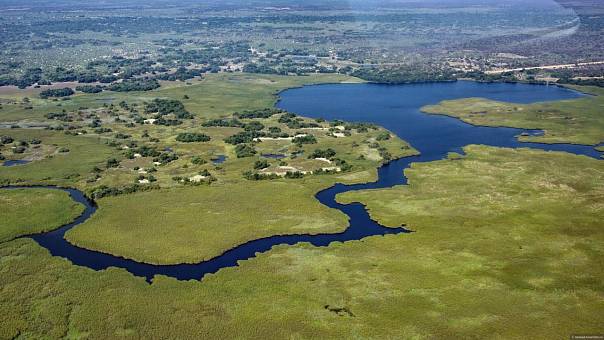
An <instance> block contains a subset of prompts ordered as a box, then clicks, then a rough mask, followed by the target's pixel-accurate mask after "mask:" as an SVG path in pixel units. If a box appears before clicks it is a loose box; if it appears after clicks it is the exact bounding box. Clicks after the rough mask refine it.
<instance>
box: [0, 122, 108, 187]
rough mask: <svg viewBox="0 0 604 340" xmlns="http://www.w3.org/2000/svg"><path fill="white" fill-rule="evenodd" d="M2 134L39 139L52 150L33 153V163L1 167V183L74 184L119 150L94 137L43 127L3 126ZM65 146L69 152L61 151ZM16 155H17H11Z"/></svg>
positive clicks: (20, 138) (0, 131)
mask: <svg viewBox="0 0 604 340" xmlns="http://www.w3.org/2000/svg"><path fill="white" fill-rule="evenodd" d="M0 135H10V136H11V137H12V138H14V139H15V140H32V139H39V140H40V141H41V142H42V144H43V145H45V146H47V147H49V149H48V150H46V151H48V152H42V153H41V154H40V155H33V156H32V157H33V158H34V159H33V161H32V162H31V163H28V164H25V165H20V166H18V167H2V166H0V182H5V183H12V184H54V185H66V186H69V185H73V186H76V185H75V183H77V182H79V181H83V178H84V177H85V176H86V175H87V174H89V173H90V172H91V169H92V168H93V167H95V166H97V165H99V164H102V163H104V162H105V161H106V159H107V158H108V157H110V156H111V155H112V154H114V153H115V150H112V148H110V147H108V146H107V145H106V144H104V143H103V142H102V141H101V140H100V139H98V138H96V137H93V136H77V137H75V136H67V135H65V134H63V133H62V132H57V131H50V130H40V129H0ZM61 148H63V149H64V150H65V151H67V152H58V150H59V149H61ZM7 156H8V157H10V158H14V155H7Z"/></svg>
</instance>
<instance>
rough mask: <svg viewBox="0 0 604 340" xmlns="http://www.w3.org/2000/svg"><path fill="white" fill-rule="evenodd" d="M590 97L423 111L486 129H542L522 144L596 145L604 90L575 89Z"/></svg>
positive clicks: (466, 103) (446, 104) (464, 102)
mask: <svg viewBox="0 0 604 340" xmlns="http://www.w3.org/2000/svg"><path fill="white" fill-rule="evenodd" d="M573 88H574V89H576V90H579V91H583V92H585V93H588V94H590V96H587V97H584V98H580V99H573V100H562V101H554V102H542V103H534V104H513V103H505V102H498V101H493V100H487V99H482V98H466V99H458V100H448V101H443V102H441V103H439V104H437V105H429V106H425V107H423V108H422V111H423V112H426V113H431V114H443V115H448V116H452V117H456V118H459V119H461V120H463V121H465V122H468V123H471V124H475V125H485V126H507V127H515V128H524V129H542V130H544V131H545V134H544V135H543V136H520V140H522V141H531V142H538V143H576V144H587V145H596V144H599V143H600V142H602V141H604V120H603V119H602V112H603V111H604V89H602V88H597V87H580V86H574V87H573Z"/></svg>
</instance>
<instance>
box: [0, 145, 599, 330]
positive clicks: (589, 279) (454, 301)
mask: <svg viewBox="0 0 604 340" xmlns="http://www.w3.org/2000/svg"><path fill="white" fill-rule="evenodd" d="M466 152H467V155H466V156H464V157H463V158H461V159H459V158H457V159H455V160H453V159H451V160H443V161H438V162H432V163H427V164H418V165H415V166H413V167H412V168H411V169H410V170H408V171H407V176H409V178H410V185H409V186H408V187H407V186H405V187H395V188H392V189H385V190H379V191H367V192H359V193H351V194H346V195H344V196H342V197H340V200H341V201H347V202H348V201H364V202H365V203H367V204H368V206H369V209H370V212H371V214H372V216H373V217H374V218H376V219H378V220H380V221H382V222H383V223H386V224H387V225H391V226H395V225H400V224H401V223H405V224H406V225H407V226H408V227H409V228H411V229H414V230H416V233H413V234H411V235H393V236H386V237H371V238H368V239H365V240H363V241H361V242H358V241H354V242H347V243H344V244H332V245H331V246H329V247H323V248H316V247H312V246H308V245H303V244H302V245H298V246H293V247H291V246H281V247H277V248H275V249H273V250H272V251H270V252H268V253H265V254H260V255H259V256H258V257H257V258H254V259H251V260H248V261H242V262H241V263H240V266H239V267H237V268H228V269H224V270H221V271H220V272H218V273H217V274H215V275H210V276H208V277H206V278H205V279H204V280H203V281H202V282H201V283H199V282H195V281H190V282H180V281H176V280H174V279H170V278H165V277H156V278H155V280H154V281H153V283H152V284H151V285H148V284H147V283H145V281H144V280H143V279H142V278H135V277H133V276H131V275H130V274H128V273H126V272H124V271H122V270H117V269H109V270H106V271H101V272H94V271H92V270H89V269H85V268H81V267H77V266H72V265H71V264H69V263H68V262H67V261H65V260H63V259H60V258H53V257H50V256H49V255H48V253H47V252H46V251H44V250H42V249H40V248H39V247H37V246H36V245H35V243H33V241H30V240H18V241H13V242H9V243H3V244H0V253H1V254H2V258H3V261H1V262H0V270H2V272H3V275H2V276H1V277H0V283H1V284H2V286H3V296H5V297H11V298H3V303H2V304H0V306H1V307H0V308H2V313H0V318H2V319H1V320H2V324H3V325H4V326H3V327H2V332H3V333H2V336H3V337H9V338H10V337H14V336H16V335H18V334H19V335H21V336H25V337H36V336H39V335H41V334H45V335H51V336H52V337H63V336H73V337H89V338H107V337H116V336H126V337H164V336H165V337H202V336H205V337H246V338H267V337H287V336H291V335H292V334H295V336H297V337H301V338H312V337H319V336H320V337H323V338H342V337H347V338H348V337H375V338H388V337H390V338H418V339H429V338H449V337H453V338H467V337H478V338H481V337H493V336H495V337H500V338H525V337H538V338H555V337H557V336H558V335H559V334H570V333H572V332H574V331H576V330H578V329H579V330H581V331H583V332H597V330H598V329H599V327H600V320H601V318H600V317H599V313H600V311H601V310H602V308H603V307H604V306H603V303H602V299H601V291H602V288H603V287H602V284H601V280H600V279H599V278H600V277H602V274H603V273H602V266H601V264H600V261H599V259H600V258H601V256H602V247H601V244H602V238H603V237H604V236H603V235H602V230H601V228H600V227H601V223H600V218H599V217H600V216H601V213H602V207H603V202H602V192H603V190H604V187H603V186H602V183H604V180H603V177H604V168H603V166H602V164H601V161H597V160H593V159H589V158H586V157H579V156H573V155H568V154H564V153H548V152H540V151H532V150H526V149H521V150H512V149H499V148H492V147H482V146H472V147H468V148H466ZM519 169H523V170H519ZM462 188H463V190H462ZM397 202H399V203H398V204H397ZM400 202H404V204H402V203H400ZM468 202H471V203H470V204H468ZM537 205H538V206H539V208H540V209H539V210H535V209H531V208H535V207H536V206H537ZM31 272H36V273H37V274H36V276H34V277H32V276H31V275H30V274H29V273H31ZM40 287H43V289H39V288H40ZM309 291H312V294H309V293H308V292H309ZM23 292H28V293H27V294H24V293H23ZM66 292H67V293H66ZM242 292H245V294H242ZM149 305H153V306H154V307H153V308H148V306H149ZM106 315H111V317H110V318H107V317H106ZM50 321H51V322H50ZM159 324H162V325H171V326H170V327H153V326H148V325H159ZM143 325H145V326H143ZM502 325H505V327H503V326H502ZM544 325H547V327H544Z"/></svg>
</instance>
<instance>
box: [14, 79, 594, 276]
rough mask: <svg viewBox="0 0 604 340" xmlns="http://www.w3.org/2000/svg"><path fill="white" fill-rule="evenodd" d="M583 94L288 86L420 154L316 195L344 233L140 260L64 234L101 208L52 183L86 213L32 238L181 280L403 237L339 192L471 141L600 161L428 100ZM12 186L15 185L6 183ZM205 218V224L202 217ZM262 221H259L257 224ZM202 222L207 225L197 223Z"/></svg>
mask: <svg viewBox="0 0 604 340" xmlns="http://www.w3.org/2000/svg"><path fill="white" fill-rule="evenodd" d="M580 96H581V94H580V93H577V92H574V91H570V90H566V89H563V88H559V87H555V86H549V87H547V86H537V85H522V84H480V83H474V82H456V83H435V84H420V85H397V86H387V85H375V84H338V85H317V86H306V87H302V88H297V89H292V90H287V91H285V92H283V93H281V101H280V102H279V103H278V104H277V106H278V107H280V108H283V109H286V110H288V111H291V112H295V113H298V114H301V115H304V116H308V117H321V118H326V119H329V120H333V119H341V120H348V121H364V122H373V123H376V124H379V125H382V126H384V127H386V128H387V129H389V130H391V131H392V132H394V133H396V134H397V135H398V136H399V137H401V138H402V139H404V140H406V141H408V142H410V143H411V145H413V147H415V148H416V149H418V150H419V151H420V152H421V155H419V156H413V157H407V158H403V159H398V160H395V161H392V162H391V163H389V164H387V165H385V166H382V167H381V168H380V169H379V171H378V175H379V176H378V177H379V179H378V181H377V182H374V183H367V184H358V185H342V184H336V185H335V186H333V187H331V188H329V189H326V190H324V191H321V192H319V193H318V194H317V195H316V197H317V199H318V200H319V201H320V202H321V203H323V204H325V205H326V206H328V207H331V208H334V209H338V210H340V211H342V212H343V213H344V214H346V215H348V216H349V218H350V224H349V227H348V228H347V229H346V231H344V232H342V233H339V234H322V235H287V236H274V237H268V238H263V239H257V240H252V241H250V242H247V243H245V244H242V245H240V246H237V247H235V248H233V249H231V250H228V251H226V252H225V253H224V254H222V255H220V256H218V257H216V258H213V259H211V260H209V261H205V262H201V263H198V264H182V265H170V266H158V265H151V264H146V263H139V262H136V261H132V260H127V259H124V258H120V257H117V256H113V255H109V254H103V253H99V252H96V251H91V250H86V249H82V248H78V247H76V246H74V245H72V244H70V243H69V242H67V241H66V240H65V239H64V235H65V232H66V231H68V230H69V229H71V228H73V227H75V226H77V225H78V224H81V223H84V222H85V221H86V220H87V219H88V218H89V217H90V216H92V215H93V214H94V213H95V212H96V209H97V208H96V206H95V204H94V202H91V201H89V200H88V199H87V198H86V197H85V196H84V194H83V193H82V192H80V191H78V190H74V189H61V188H54V187H48V189H49V190H64V191H67V192H69V193H70V195H71V197H72V198H73V199H74V200H76V201H78V202H81V203H83V204H84V205H85V206H86V211H85V212H84V214H83V215H82V216H80V217H79V218H78V219H77V220H76V221H74V222H73V223H71V224H69V225H66V226H64V227H62V228H60V229H58V230H55V231H52V232H48V233H43V234H39V235H34V236H31V237H32V238H33V239H34V240H36V241H37V242H38V244H40V245H41V246H42V247H44V248H46V249H48V250H49V251H50V253H51V254H52V255H54V256H61V257H64V258H67V259H68V260H70V261H71V262H72V263H74V264H76V265H80V266H85V267H88V268H92V269H95V270H100V269H105V268H108V267H119V268H124V269H126V270H128V271H129V272H131V273H132V274H134V275H137V276H142V277H145V278H146V279H147V280H151V279H152V278H153V276H154V275H158V274H160V275H167V276H171V277H175V278H177V279H183V280H186V279H201V278H203V277H204V276H205V275H206V274H208V273H215V272H216V271H218V270H219V269H221V268H225V267H232V266H236V265H237V262H238V261H240V260H245V259H249V258H252V257H254V256H256V253H259V252H265V251H268V250H269V249H271V248H272V247H273V246H275V245H279V244H290V245H291V244H296V243H300V242H308V243H311V244H313V245H315V246H326V245H328V244H329V243H331V242H334V241H340V242H342V241H349V240H359V239H362V238H364V237H367V236H372V235H386V234H399V233H406V232H408V231H407V230H405V229H404V228H387V227H384V226H381V225H380V224H378V223H377V222H375V221H373V220H371V219H370V218H369V215H368V214H367V211H366V210H365V207H364V206H363V205H361V204H359V203H353V204H347V205H344V204H339V203H337V202H336V201H335V196H336V195H337V194H338V193H342V192H346V191H351V190H361V189H369V188H386V187H391V186H393V185H400V184H405V183H406V178H405V177H404V176H403V170H404V169H405V168H407V167H408V166H409V165H410V164H411V163H412V162H427V161H432V160H436V159H441V158H444V157H445V156H446V155H447V152H449V151H461V148H462V147H463V146H465V145H468V144H486V145H492V146H500V147H531V148H537V149H543V150H560V151H566V152H570V153H574V154H580V155H586V156H590V157H594V158H598V157H599V156H600V155H599V153H598V152H597V151H596V150H595V149H594V148H593V147H591V146H584V145H569V144H555V145H548V144H535V143H519V142H518V141H517V139H516V136H517V135H519V134H520V133H522V132H529V133H536V132H535V131H525V130H519V129H509V128H488V127H476V126H472V125H469V124H465V123H463V122H461V121H459V120H457V119H455V118H451V117H446V116H438V115H426V114H423V113H421V112H420V108H421V107H422V106H424V105H428V104H435V103H438V102H439V101H441V100H444V99H455V98H465V97H484V98H490V99H495V100H503V101H509V102H516V103H530V102H538V101H547V100H560V99H572V98H578V97H580ZM9 189H10V188H9ZM200 223H203V222H200ZM258 225H259V226H261V225H262V221H258ZM200 227H203V225H200Z"/></svg>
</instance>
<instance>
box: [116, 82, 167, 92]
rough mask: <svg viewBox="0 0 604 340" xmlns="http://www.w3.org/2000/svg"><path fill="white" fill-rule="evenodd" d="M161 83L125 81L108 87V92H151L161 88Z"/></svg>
mask: <svg viewBox="0 0 604 340" xmlns="http://www.w3.org/2000/svg"><path fill="white" fill-rule="evenodd" d="M159 86H160V85H159V82H158V81H157V80H155V79H151V80H149V79H137V80H125V81H123V82H121V83H115V84H111V85H109V86H107V90H109V91H114V92H134V91H151V90H155V89H158V88H159Z"/></svg>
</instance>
